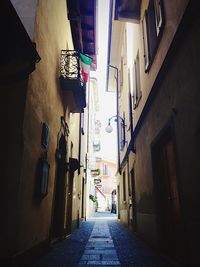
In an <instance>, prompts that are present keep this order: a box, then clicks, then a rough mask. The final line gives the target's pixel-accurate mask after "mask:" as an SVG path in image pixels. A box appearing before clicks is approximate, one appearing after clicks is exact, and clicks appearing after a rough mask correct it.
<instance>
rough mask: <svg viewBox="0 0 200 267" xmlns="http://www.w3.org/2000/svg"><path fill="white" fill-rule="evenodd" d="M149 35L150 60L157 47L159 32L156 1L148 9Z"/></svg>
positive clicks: (151, 0) (150, 2) (151, 2)
mask: <svg viewBox="0 0 200 267" xmlns="http://www.w3.org/2000/svg"><path fill="white" fill-rule="evenodd" d="M146 22H147V35H148V51H149V58H152V57H153V54H154V53H155V50H156V45H157V31H156V21H155V10H154V1H153V0H150V1H149V7H148V9H147V21H146Z"/></svg>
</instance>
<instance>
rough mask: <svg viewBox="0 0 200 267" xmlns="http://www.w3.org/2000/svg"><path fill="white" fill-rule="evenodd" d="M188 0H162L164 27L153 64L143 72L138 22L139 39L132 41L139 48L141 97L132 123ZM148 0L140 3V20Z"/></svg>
mask: <svg viewBox="0 0 200 267" xmlns="http://www.w3.org/2000/svg"><path fill="white" fill-rule="evenodd" d="M188 2H189V0H182V1H181V0H176V1H168V0H164V1H163V4H164V13H165V27H164V31H163V35H162V38H161V41H160V44H159V46H158V49H157V52H156V55H155V58H154V60H153V64H152V66H151V68H150V70H149V71H148V72H147V73H145V67H144V65H145V63H144V56H143V55H144V46H143V37H142V23H141V22H140V25H139V27H140V32H139V40H138V39H137V35H136V38H134V41H135V42H136V43H137V44H138V46H137V47H135V49H137V50H138V49H139V56H140V82H141V91H142V98H141V100H140V103H139V106H138V107H137V109H136V110H135V112H134V119H135V121H134V123H135V124H137V121H138V119H139V117H140V114H141V111H142V109H143V107H144V105H145V103H146V101H147V98H148V96H149V93H150V91H151V88H152V86H153V83H154V81H155V79H156V76H157V74H158V72H159V70H160V67H161V66H162V63H163V61H164V59H165V57H166V55H167V51H168V49H169V47H170V44H171V42H172V40H173V37H174V34H175V32H176V30H177V27H178V25H179V23H180V21H181V18H182V16H183V14H184V11H185V8H186V6H187V4H188ZM148 3H149V0H143V1H142V4H141V21H142V19H143V17H144V12H145V10H146V9H147V7H148Z"/></svg>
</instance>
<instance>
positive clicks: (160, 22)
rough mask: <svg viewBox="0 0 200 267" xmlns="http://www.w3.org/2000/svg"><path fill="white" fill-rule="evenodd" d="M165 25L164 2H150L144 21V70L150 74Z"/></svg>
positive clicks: (154, 0) (160, 0)
mask: <svg viewBox="0 0 200 267" xmlns="http://www.w3.org/2000/svg"><path fill="white" fill-rule="evenodd" d="M164 25H165V16H164V5H163V0H149V5H148V8H147V9H146V10H145V12H144V16H143V20H142V37H143V50H144V68H145V72H148V71H149V70H150V68H151V65H152V63H153V61H154V58H155V55H156V52H157V49H158V46H159V43H160V39H161V37H162V33H163V29H164Z"/></svg>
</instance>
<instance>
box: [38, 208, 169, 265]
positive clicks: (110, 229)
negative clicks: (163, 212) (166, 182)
mask: <svg viewBox="0 0 200 267" xmlns="http://www.w3.org/2000/svg"><path fill="white" fill-rule="evenodd" d="M33 266H34V267H46V266H47V267H78V266H79V267H83V266H85V267H94V266H104V267H105V266H107V267H111V266H112V267H119V266H122V267H171V265H169V264H167V263H166V262H164V261H163V260H162V259H161V258H160V257H159V256H157V255H156V254H155V253H154V252H153V251H152V250H151V249H150V248H148V247H147V246H146V245H145V244H144V243H143V242H142V241H140V240H139V239H138V238H136V237H135V236H134V235H133V234H132V233H130V231H129V230H128V229H126V228H125V227H123V226H122V225H121V224H120V223H118V221H117V220H116V216H115V215H114V214H111V213H108V212H107V213H100V212H99V213H96V214H95V217H93V218H91V220H88V221H87V222H83V223H82V224H81V226H80V228H79V229H78V230H76V231H75V232H74V233H73V234H72V235H70V236H69V237H67V238H66V239H65V240H64V241H62V242H60V243H59V244H57V245H55V246H54V247H53V248H52V249H51V251H50V252H49V253H47V255H45V256H44V257H43V258H42V259H40V260H39V261H38V262H37V263H35V264H34V265H33Z"/></svg>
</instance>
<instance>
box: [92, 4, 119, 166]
mask: <svg viewBox="0 0 200 267" xmlns="http://www.w3.org/2000/svg"><path fill="white" fill-rule="evenodd" d="M109 2H110V1H108V0H100V1H98V25H97V27H98V30H97V33H98V37H97V43H98V55H97V71H96V73H94V75H95V76H96V77H97V79H98V93H99V107H100V111H99V114H98V118H99V119H100V121H101V124H102V126H101V157H102V158H104V159H107V160H112V161H116V159H117V135H116V122H114V120H113V121H112V127H113V132H112V133H110V134H109V133H107V132H106V131H105V127H106V126H107V124H108V118H110V117H111V116H113V115H116V94H115V93H109V92H106V75H107V73H106V72H107V52H108V51H107V50H108V15H109Z"/></svg>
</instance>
